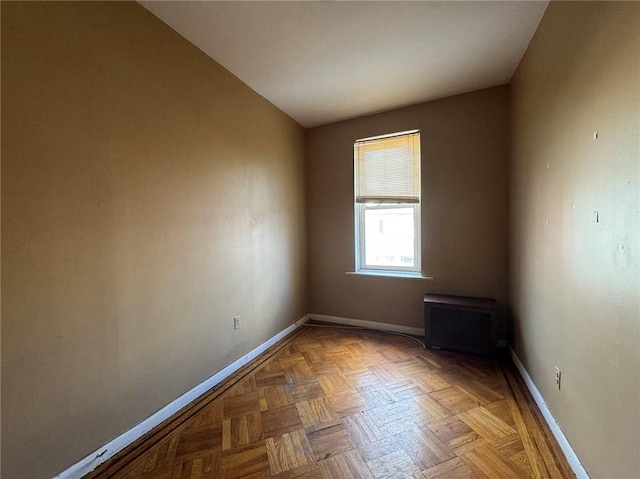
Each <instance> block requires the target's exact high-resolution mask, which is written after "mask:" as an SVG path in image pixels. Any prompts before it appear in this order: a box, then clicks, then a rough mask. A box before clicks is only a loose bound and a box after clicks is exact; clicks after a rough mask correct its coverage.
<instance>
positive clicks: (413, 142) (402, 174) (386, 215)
mask: <svg viewBox="0 0 640 479" xmlns="http://www.w3.org/2000/svg"><path fill="white" fill-rule="evenodd" d="M354 168H355V175H354V177H355V226H356V227H355V230H356V271H358V272H368V271H370V272H384V271H386V272H391V273H397V272H409V273H411V272H412V273H420V133H419V132H418V131H410V132H402V133H395V134H392V135H384V136H377V137H374V138H366V139H363V140H358V141H356V142H355V144H354Z"/></svg>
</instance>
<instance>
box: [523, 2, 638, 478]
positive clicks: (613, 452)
mask: <svg viewBox="0 0 640 479" xmlns="http://www.w3.org/2000/svg"><path fill="white" fill-rule="evenodd" d="M639 89H640V3H622V2H602V3H600V2H586V3H574V2H566V3H555V2H552V3H551V4H550V6H549V7H548V9H547V12H546V14H545V16H544V18H543V20H542V22H541V24H540V26H539V28H538V31H537V32H536V34H535V36H534V38H533V41H532V43H531V45H530V46H529V49H528V51H527V53H526V55H525V57H524V59H523V61H522V63H521V65H520V67H519V68H518V71H517V74H516V76H515V78H514V81H513V84H512V102H513V103H512V104H513V117H512V122H513V129H512V131H513V143H512V148H513V151H512V155H513V162H512V174H511V188H510V192H511V193H510V204H511V255H510V264H511V266H510V279H511V282H510V285H511V304H512V307H513V316H514V319H515V327H516V330H515V347H516V351H517V353H518V355H519V357H520V358H521V359H522V361H523V362H524V365H525V367H526V368H527V370H528V372H529V373H530V374H531V376H532V378H533V380H534V382H535V384H536V385H537V387H538V389H539V390H540V392H541V393H542V396H543V397H544V399H545V401H546V402H547V405H548V406H549V408H550V410H551V412H552V413H553V415H554V416H555V418H556V419H557V420H558V422H559V424H560V427H561V428H562V430H563V431H564V433H565V435H566V436H567V438H568V440H569V442H570V443H571V445H572V447H573V448H574V450H575V451H576V453H577V454H578V456H579V457H580V458H581V460H582V461H583V463H584V465H585V466H586V469H587V471H588V472H589V473H590V474H591V476H592V477H594V478H596V477H601V478H620V479H623V478H624V479H627V478H631V477H638V474H639V471H640V455H639V454H638V448H639V447H640V340H639V337H640V187H639V184H640V182H639V180H640V150H639V146H638V144H639V131H638V130H639V125H640V96H639ZM595 131H598V139H597V140H595V139H594V138H593V135H594V132H595ZM594 211H598V212H599V222H598V223H595V222H594V221H593V214H594ZM554 365H557V366H558V367H559V368H560V369H561V371H562V389H561V390H560V391H558V390H557V388H556V386H555V383H554V375H553V368H554Z"/></svg>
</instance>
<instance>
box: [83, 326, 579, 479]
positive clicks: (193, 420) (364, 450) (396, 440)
mask: <svg viewBox="0 0 640 479" xmlns="http://www.w3.org/2000/svg"><path fill="white" fill-rule="evenodd" d="M516 375H517V372H515V371H514V370H513V368H512V367H511V366H509V365H502V364H500V363H498V362H495V361H492V360H490V359H486V358H481V357H476V356H469V355H464V354H456V353H451V352H445V351H435V350H425V349H423V348H422V347H421V346H420V345H419V344H417V343H416V342H414V341H411V340H408V339H406V338H400V337H397V336H389V335H383V334H376V333H373V334H370V333H369V334H365V333H362V332H357V331H346V330H342V329H336V328H313V327H304V328H302V329H301V330H299V331H298V332H297V333H294V335H292V336H291V337H289V338H287V339H285V340H284V341H283V342H282V343H280V344H279V345H277V346H276V347H275V348H274V349H273V350H271V351H270V352H268V354H266V355H265V357H262V358H259V359H258V360H256V361H254V364H252V365H249V366H248V367H246V368H244V369H243V370H242V371H240V372H238V373H237V374H236V375H235V376H234V377H233V378H231V379H230V380H228V381H226V383H225V384H224V385H223V386H222V387H220V388H218V389H217V390H216V391H214V392H213V393H211V394H210V395H209V396H208V397H206V398H204V399H203V400H201V401H200V402H199V404H198V405H196V406H194V407H192V408H191V409H190V410H189V411H187V412H185V413H184V414H182V415H181V416H180V417H179V418H177V419H175V420H174V421H173V423H172V424H170V427H169V428H165V430H164V432H161V433H157V434H155V435H151V436H150V437H149V438H147V439H145V440H144V441H142V442H140V443H139V444H137V445H135V447H133V448H132V449H131V450H129V451H125V453H124V454H122V455H120V456H118V457H116V458H114V459H112V460H111V461H110V462H109V463H106V464H105V465H103V466H102V467H101V468H100V469H99V470H97V471H95V472H94V473H93V474H91V475H90V476H89V477H91V478H96V479H98V478H100V479H105V478H120V479H217V478H221V479H232V478H252V479H257V478H267V477H275V478H281V479H293V478H299V479H303V478H333V479H349V478H399V479H405V478H416V479H418V478H420V479H434V478H441V479H445V478H450V479H453V478H562V477H573V474H572V473H571V472H570V469H569V467H568V465H567V463H566V460H565V459H564V457H563V456H562V454H561V452H560V451H559V448H558V446H557V444H556V443H555V442H554V440H553V439H552V437H551V435H550V433H549V431H548V429H547V428H546V425H544V424H542V423H541V421H540V419H539V413H538V412H537V411H536V409H535V406H534V405H533V404H532V402H531V400H530V398H528V396H527V394H528V393H527V392H526V391H525V390H524V388H523V385H522V383H521V381H520V380H519V378H518V377H517V376H516ZM167 430H168V432H167Z"/></svg>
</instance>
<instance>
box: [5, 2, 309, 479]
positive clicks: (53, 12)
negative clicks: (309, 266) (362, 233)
mask: <svg viewBox="0 0 640 479" xmlns="http://www.w3.org/2000/svg"><path fill="white" fill-rule="evenodd" d="M303 142H304V132H303V129H302V128H301V127H300V126H299V125H298V124H296V123H295V122H294V121H293V120H292V119H291V118H289V117H287V116H286V115H284V114H283V113H282V112H280V111H279V110H277V109H276V108H275V107H273V106H272V105H271V104H269V103H268V102H267V101H265V100H264V99H263V98H261V97H260V96H258V95H257V94H256V93H255V92H253V91H252V90H250V89H249V88H248V87H247V86H245V85H244V84H242V83H241V82H240V81H239V80H238V79H237V78H235V77H234V76H232V75H231V74H229V73H228V72H227V71H226V70H224V69H223V68H222V67H220V66H219V65H217V64H216V63H215V62H213V61H212V60H211V59H210V58H208V57H206V56H205V55H204V54H203V53H202V52H200V51H199V50H198V49H196V48H195V47H194V46H193V45H191V44H190V43H189V42H187V41H186V40H185V39H183V38H182V37H180V36H179V35H178V34H177V33H175V32H174V31H173V30H171V29H170V28H169V27H167V26H166V25H164V24H163V23H162V22H161V21H160V20H158V19H157V18H155V17H154V16H153V15H152V14H151V13H149V12H148V11H147V10H145V9H144V8H142V7H141V6H140V5H138V4H136V3H132V2H127V3H119V2H116V3H93V2H82V3H73V2H72V3H57V2H50V3H46V2H45V3H13V2H2V159H3V162H2V258H3V264H2V300H3V304H2V393H3V396H2V473H3V476H4V477H6V478H7V479H18V478H19V479H29V478H34V479H35V478H38V479H42V478H46V477H51V476H52V475H53V474H55V473H57V472H60V471H61V470H63V469H65V468H67V467H69V466H70V465H72V464H73V463H75V462H76V461H78V460H80V459H81V458H82V457H84V456H85V455H86V454H88V453H90V452H91V451H93V450H94V449H96V448H98V447H99V446H101V445H102V444H105V443H106V442H108V441H109V440H111V439H113V438H115V437H116V436H118V435H119V434H121V433H122V432H124V431H126V430H128V429H129V428H131V427H132V426H134V425H135V424H136V423H138V422H139V421H141V420H143V419H145V418H147V417H148V416H150V415H151V414H152V413H154V412H155V411H157V410H158V409H160V408H162V407H163V406H165V405H166V404H168V403H169V402H171V401H172V400H174V399H175V398H177V397H179V396H180V395H181V394H183V393H184V392H185V391H187V390H189V389H191V388H192V387H194V386H195V385H197V384H198V383H200V382H201V381H203V380H204V379H206V378H208V377H210V376H211V375H212V374H214V373H215V372H217V371H219V370H220V369H222V368H223V367H224V366H226V365H227V364H229V363H231V362H232V361H234V360H235V359H237V358H239V357H240V356H242V355H243V354H245V353H247V352H248V351H250V350H251V349H253V348H254V347H256V346H257V345H259V344H261V343H263V342H264V341H265V340H267V339H268V338H270V337H271V336H273V335H274V334H276V333H277V332H279V331H281V330H282V329H284V328H286V327H287V326H288V325H290V324H291V323H292V322H294V321H295V320H298V319H300V318H301V317H302V316H303V315H304V314H306V311H307V306H306V304H305V291H306V286H305V278H306V276H305V270H306V265H305V261H306V252H305V244H306V240H305V236H304V232H305V219H304V214H305V206H304V179H303V170H304V168H303V162H304V147H303ZM237 314H241V315H242V320H243V325H242V328H241V329H240V330H238V331H233V326H232V319H233V316H234V315H237Z"/></svg>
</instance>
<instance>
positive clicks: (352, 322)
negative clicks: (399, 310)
mask: <svg viewBox="0 0 640 479" xmlns="http://www.w3.org/2000/svg"><path fill="white" fill-rule="evenodd" d="M309 319H315V320H317V321H324V322H325V323H335V324H344V325H346V326H359V327H361V328H367V329H377V330H378V331H392V332H394V333H404V334H411V335H413V336H424V329H423V328H411V327H409V326H400V325H397V324H389V323H378V322H376V321H365V320H364V319H351V318H342V317H340V316H327V315H325V314H309Z"/></svg>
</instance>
